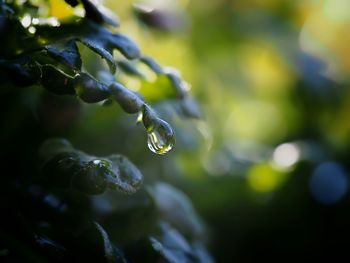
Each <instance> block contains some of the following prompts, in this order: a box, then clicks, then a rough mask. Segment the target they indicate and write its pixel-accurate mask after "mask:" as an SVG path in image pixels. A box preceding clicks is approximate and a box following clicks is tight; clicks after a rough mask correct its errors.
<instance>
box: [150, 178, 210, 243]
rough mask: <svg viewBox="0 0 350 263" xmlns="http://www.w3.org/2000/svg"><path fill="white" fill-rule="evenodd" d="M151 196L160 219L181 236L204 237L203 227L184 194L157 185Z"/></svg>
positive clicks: (163, 184)
mask: <svg viewBox="0 0 350 263" xmlns="http://www.w3.org/2000/svg"><path fill="white" fill-rule="evenodd" d="M151 194H152V195H153V197H154V200H155V202H156V204H157V207H158V209H159V212H160V214H161V217H162V218H163V219H164V220H166V221H167V222H169V223H171V224H172V225H173V226H174V227H176V228H177V229H178V230H179V231H180V232H181V233H182V234H184V235H186V236H190V237H195V238H200V237H201V236H203V235H204V226H203V224H202V222H201V221H200V219H199V217H198V215H197V214H196V212H195V210H194V208H193V207H192V204H191V202H190V200H189V199H188V197H187V196H186V195H185V194H184V193H182V192H180V191H179V190H177V189H176V188H174V187H173V186H171V185H169V184H166V183H157V184H156V185H154V187H153V188H152V190H151Z"/></svg>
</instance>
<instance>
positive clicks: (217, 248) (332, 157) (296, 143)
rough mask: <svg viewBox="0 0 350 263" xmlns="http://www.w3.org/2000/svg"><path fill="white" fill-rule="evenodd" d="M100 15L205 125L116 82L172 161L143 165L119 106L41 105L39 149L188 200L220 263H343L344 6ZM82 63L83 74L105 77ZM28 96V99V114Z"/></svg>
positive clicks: (348, 20) (148, 160)
mask: <svg viewBox="0 0 350 263" xmlns="http://www.w3.org/2000/svg"><path fill="white" fill-rule="evenodd" d="M56 2H57V1H54V0H52V1H51V3H52V4H53V5H54V4H57V3H56ZM135 4H136V6H135ZM105 5H106V6H107V7H109V8H111V9H112V10H114V11H116V13H117V14H118V16H119V17H120V20H121V25H122V26H121V29H120V30H121V32H123V33H126V34H128V35H129V36H130V37H132V38H133V39H134V40H135V41H136V42H137V43H138V44H139V46H140V48H141V50H142V51H143V53H144V54H147V55H150V56H152V57H154V58H156V59H157V60H158V61H159V62H160V63H161V64H163V65H169V66H172V67H175V68H177V69H179V71H181V74H182V76H183V78H184V79H185V80H186V81H188V82H189V83H190V85H191V94H192V95H193V97H194V98H195V99H196V100H197V102H198V103H199V105H200V107H201V110H202V112H203V118H202V119H201V120H189V119H183V118H180V117H179V116H178V115H177V114H175V111H174V108H173V107H170V106H171V102H170V104H169V103H168V102H165V103H162V102H161V103H157V102H156V101H157V94H155V95H154V94H153V93H152V89H149V88H147V87H145V83H142V82H140V81H138V80H135V79H133V78H130V79H128V78H127V77H124V79H122V80H121V81H122V82H123V83H125V85H126V86H127V87H129V88H131V89H133V90H136V91H140V92H141V93H142V94H143V95H144V96H145V98H146V100H147V99H150V100H151V101H152V100H153V101H154V102H155V103H154V107H155V108H156V109H157V110H158V112H159V113H160V115H161V116H163V117H164V118H165V119H166V120H168V121H169V122H170V123H171V125H172V126H173V127H174V128H175V132H176V145H175V147H174V149H173V151H172V152H171V153H170V154H168V155H166V156H155V155H154V154H153V153H151V152H150V151H149V150H148V149H147V146H146V143H145V141H146V138H145V136H146V135H145V133H144V131H143V130H142V128H140V127H137V125H136V118H134V117H131V118H130V116H127V115H125V114H124V113H122V112H121V110H120V109H119V108H118V107H116V106H114V107H101V106H100V105H86V104H81V103H78V102H77V101H76V100H75V99H73V98H71V99H68V98H57V97H53V96H51V95H48V94H47V95H45V96H46V97H45V96H44V99H43V100H42V101H41V104H40V105H41V106H39V110H38V111H36V114H37V115H36V118H38V119H40V124H35V125H39V126H40V128H42V134H36V135H35V136H34V137H33V140H34V141H35V138H37V140H38V141H40V139H39V138H41V136H42V137H45V135H46V134H50V135H56V136H60V137H61V136H64V137H67V138H69V139H70V140H71V141H72V143H73V144H74V145H75V146H76V147H77V148H79V149H82V150H84V151H86V152H88V153H93V154H96V155H106V154H110V153H113V152H119V153H122V154H125V155H126V156H128V157H129V158H130V160H132V161H133V162H134V163H135V164H136V165H137V166H138V167H139V168H140V170H141V171H142V172H143V174H144V175H145V178H146V179H145V180H146V183H151V182H153V181H158V180H162V181H167V182H170V183H171V184H173V185H175V186H176V187H178V188H179V189H181V190H183V191H184V192H185V193H186V194H187V195H188V196H189V197H190V199H191V200H192V202H193V205H194V207H195V209H196V210H197V211H198V212H199V214H200V216H201V217H202V218H203V221H204V222H205V224H206V225H207V228H208V238H207V239H208V240H207V241H208V244H209V245H208V247H209V250H210V251H211V253H212V254H213V256H214V258H215V259H216V261H217V262H245V261H250V260H252V259H259V258H265V259H266V258H268V259H271V260H273V259H277V260H278V259H280V260H281V259H282V260H283V259H285V258H286V256H288V259H292V258H293V259H294V258H295V259H300V258H301V257H310V258H311V257H312V258H322V257H324V256H326V255H333V256H334V257H335V258H336V257H341V255H343V254H345V252H346V248H347V244H346V242H347V241H346V240H347V239H348V236H349V234H350V227H349V222H350V212H349V209H350V206H349V202H350V200H349V193H348V181H349V169H350V167H349V166H350V162H349V161H348V156H349V154H350V140H349V139H350V119H349V116H350V91H349V88H348V83H349V78H348V75H349V73H350V52H349V51H350V48H349V47H350V34H349V30H350V2H349V1H347V0H323V1H321V0H319V1H316V0H314V1H312V0H230V1H229V0H213V1H201V0H159V1H139V2H135V1H131V0H130V1H114V0H108V1H105ZM54 15H57V14H54ZM135 16H136V17H138V19H135ZM80 48H81V49H83V48H82V47H80ZM83 51H84V52H85V53H86V54H85V55H86V57H87V58H88V60H87V61H89V60H90V63H86V65H85V66H86V67H87V68H89V67H91V70H92V71H93V66H91V64H94V63H96V64H98V63H102V61H101V60H100V59H99V58H98V57H97V56H96V55H93V54H92V53H91V52H90V53H89V51H88V50H83ZM83 61H85V60H83ZM96 61H98V62H96ZM95 66H96V65H95ZM154 85H155V86H157V85H158V83H157V82H155V83H154ZM31 92H33V90H31V91H28V90H23V91H22V94H21V96H23V98H24V99H23V100H24V101H26V103H27V104H30V103H31V100H30V97H29V96H31V95H30V94H32V93H31ZM34 97H35V96H34ZM33 100H35V98H33ZM52 105H53V106H52ZM55 105H56V106H55ZM58 105H64V107H63V106H62V109H61V110H59V109H58V108H59V106H58ZM27 106H28V108H29V109H31V105H27ZM40 107H41V108H40ZM77 109H78V110H77ZM62 111H63V112H62ZM15 112H18V108H16V110H13V115H10V113H9V115H8V116H10V117H8V118H12V119H13V120H16V118H17V119H18V123H20V122H21V121H22V120H21V118H20V117H18V116H17V117H16V116H15V115H16V114H15ZM62 116H64V117H62ZM31 118H32V117H31ZM33 119H35V118H34V117H33ZM34 122H35V121H34ZM18 125H19V124H18ZM13 126H14V127H13V129H12V130H11V129H10V128H8V129H7V131H8V135H6V134H5V135H4V136H2V137H3V139H4V141H6V140H7V137H6V136H10V134H11V136H13V134H12V132H13V130H15V129H16V122H15V121H13ZM17 127H18V126H17ZM23 140H24V138H23ZM7 142H8V143H13V142H10V141H7ZM16 143H17V144H16V145H20V144H21V139H18V141H17V142H16ZM19 147H20V146H19ZM33 151H34V149H33ZM28 162H29V161H28Z"/></svg>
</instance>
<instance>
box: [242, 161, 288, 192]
mask: <svg viewBox="0 0 350 263" xmlns="http://www.w3.org/2000/svg"><path fill="white" fill-rule="evenodd" d="M284 179H285V174H283V173H281V172H279V171H276V170H275V169H273V168H272V167H271V166H270V165H268V164H256V165H253V166H252V167H251V168H250V169H249V171H248V177H247V180H248V184H249V186H250V187H251V188H252V189H253V190H255V191H257V192H271V191H273V190H275V189H276V188H277V187H278V186H280V185H281V183H282V182H283V181H284Z"/></svg>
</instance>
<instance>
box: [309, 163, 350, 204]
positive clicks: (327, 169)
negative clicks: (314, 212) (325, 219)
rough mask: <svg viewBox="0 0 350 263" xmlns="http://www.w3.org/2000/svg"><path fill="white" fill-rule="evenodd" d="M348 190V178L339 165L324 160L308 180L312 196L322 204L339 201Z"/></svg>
mask: <svg viewBox="0 0 350 263" xmlns="http://www.w3.org/2000/svg"><path fill="white" fill-rule="evenodd" d="M347 190H348V179H347V177H346V174H345V171H344V169H343V167H342V166H341V165H339V164H338V163H336V162H325V163H322V164H320V165H319V166H318V167H316V169H315V170H314V172H313V174H312V176H311V180H310V191H311V194H312V196H313V198H314V199H315V200H316V201H318V202H320V203H322V204H327V205H331V204H335V203H337V202H339V201H340V200H341V199H342V198H343V197H344V196H345V194H346V192H347Z"/></svg>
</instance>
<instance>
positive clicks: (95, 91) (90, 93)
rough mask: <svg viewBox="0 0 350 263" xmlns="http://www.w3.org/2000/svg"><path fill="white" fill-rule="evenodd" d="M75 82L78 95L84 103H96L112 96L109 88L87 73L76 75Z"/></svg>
mask: <svg viewBox="0 0 350 263" xmlns="http://www.w3.org/2000/svg"><path fill="white" fill-rule="evenodd" d="M74 80H75V89H76V93H77V95H78V96H79V97H80V98H81V99H82V100H83V101H84V102H87V103H96V102H100V101H103V100H105V99H107V98H108V97H109V96H110V91H109V89H108V86H107V85H105V84H103V83H102V82H99V81H97V80H96V79H94V78H93V77H92V76H90V75H89V74H87V73H83V72H82V73H80V74H78V75H76V76H75V78H74Z"/></svg>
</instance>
